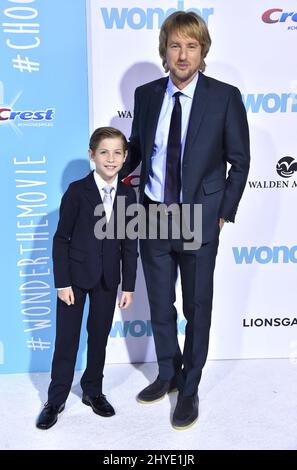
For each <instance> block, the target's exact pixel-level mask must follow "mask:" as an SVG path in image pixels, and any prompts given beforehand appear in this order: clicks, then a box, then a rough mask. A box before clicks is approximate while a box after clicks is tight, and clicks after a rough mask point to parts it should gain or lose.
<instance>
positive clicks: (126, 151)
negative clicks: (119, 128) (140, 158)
mask: <svg viewBox="0 0 297 470" xmlns="http://www.w3.org/2000/svg"><path fill="white" fill-rule="evenodd" d="M127 155H128V150H125V153H124V161H125V160H126V158H127Z"/></svg>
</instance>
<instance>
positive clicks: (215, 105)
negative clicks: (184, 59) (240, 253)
mask: <svg viewBox="0 0 297 470" xmlns="http://www.w3.org/2000/svg"><path fill="white" fill-rule="evenodd" d="M167 83H168V78H161V79H159V80H155V81H153V82H150V83H147V84H145V85H143V86H140V87H138V88H137V89H136V90H135V106H134V118H133V124H132V132H131V137H130V147H129V155H128V158H127V160H126V163H125V165H124V168H123V170H122V173H121V177H124V176H126V175H127V174H129V173H131V172H132V171H133V170H134V169H135V168H136V167H137V166H138V165H139V163H140V162H141V163H142V167H141V176H140V202H142V201H143V195H144V188H145V185H146V183H147V182H148V177H149V174H150V171H151V156H152V152H153V145H154V140H155V134H156V129H157V124H158V119H159V114H160V111H161V107H162V103H163V98H164V94H165V91H166V88H167ZM249 162H250V150H249V130H248V123H247V117H246V111H245V108H244V105H243V103H242V99H241V94H240V92H239V90H238V88H236V87H234V86H232V85H228V84H226V83H223V82H220V81H218V80H215V79H213V78H209V77H206V76H205V75H203V74H202V73H200V76H199V80H198V83H197V86H196V90H195V93H194V97H193V103H192V108H191V114H190V119H189V126H188V131H187V136H186V142H185V149H184V155H183V162H182V193H183V203H186V204H190V205H191V208H192V206H193V204H195V203H196V204H202V242H207V241H210V240H213V239H215V238H216V237H217V236H218V234H219V219H220V218H224V219H225V220H227V221H230V222H234V219H235V214H236V211H237V207H238V204H239V201H240V199H241V196H242V193H243V190H244V187H245V184H246V180H247V176H248V171H249ZM227 163H229V164H230V165H231V167H230V169H229V171H228V175H227V174H226V172H227Z"/></svg>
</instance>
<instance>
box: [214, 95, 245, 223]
mask: <svg viewBox="0 0 297 470" xmlns="http://www.w3.org/2000/svg"><path fill="white" fill-rule="evenodd" d="M224 152H225V159H226V161H227V162H228V163H230V165H231V167H230V170H229V172H228V177H227V181H226V187H225V193H224V198H223V202H222V206H221V211H220V217H222V218H223V219H225V220H226V221H228V222H234V220H235V214H236V211H237V207H238V204H239V201H240V199H241V196H242V193H243V190H244V188H245V185H246V181H247V177H248V172H249V166H250V146H249V128H248V122H247V116H246V110H245V108H244V105H243V102H242V98H241V94H240V91H239V90H238V88H235V87H234V88H233V89H232V93H231V96H230V99H229V103H228V108H227V113H226V120H225V128H224Z"/></svg>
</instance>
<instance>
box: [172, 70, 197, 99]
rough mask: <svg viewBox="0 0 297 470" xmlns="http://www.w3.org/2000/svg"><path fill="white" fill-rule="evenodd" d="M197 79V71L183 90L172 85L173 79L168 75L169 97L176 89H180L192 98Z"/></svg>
mask: <svg viewBox="0 0 297 470" xmlns="http://www.w3.org/2000/svg"><path fill="white" fill-rule="evenodd" d="M198 79H199V72H198V73H196V75H195V77H194V78H193V80H192V81H191V82H190V83H189V84H188V85H187V86H186V87H185V88H183V90H180V89H179V88H177V87H176V86H175V85H174V83H173V81H172V80H171V78H170V76H169V79H168V85H167V92H168V93H169V95H170V97H172V96H173V95H174V93H176V92H177V91H180V92H181V93H182V94H183V95H185V96H187V97H188V98H191V99H193V96H194V93H195V88H196V85H197V82H198Z"/></svg>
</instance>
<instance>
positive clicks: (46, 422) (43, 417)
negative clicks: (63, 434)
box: [36, 403, 65, 429]
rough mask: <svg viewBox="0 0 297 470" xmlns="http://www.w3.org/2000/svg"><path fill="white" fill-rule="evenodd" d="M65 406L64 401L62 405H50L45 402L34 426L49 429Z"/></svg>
mask: <svg viewBox="0 0 297 470" xmlns="http://www.w3.org/2000/svg"><path fill="white" fill-rule="evenodd" d="M64 408H65V403H62V405H60V406H58V405H51V404H50V403H46V404H45V405H44V408H43V410H42V412H41V413H40V415H39V416H38V419H37V422H36V427H37V428H38V429H49V428H51V427H52V426H53V425H54V424H56V422H57V421H58V414H59V413H61V411H63V410H64Z"/></svg>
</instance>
